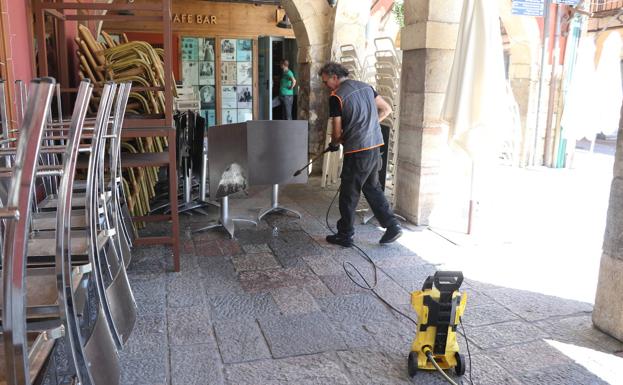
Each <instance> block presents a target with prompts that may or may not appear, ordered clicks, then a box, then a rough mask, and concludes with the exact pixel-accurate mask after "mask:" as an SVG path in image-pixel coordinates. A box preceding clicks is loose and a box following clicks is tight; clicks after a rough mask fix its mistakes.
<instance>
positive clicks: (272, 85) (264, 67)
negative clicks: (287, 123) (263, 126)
mask: <svg viewBox="0 0 623 385" xmlns="http://www.w3.org/2000/svg"><path fill="white" fill-rule="evenodd" d="M297 50H298V48H297V44H296V40H295V39H286V38H283V37H275V36H260V37H259V38H258V56H259V65H258V73H259V103H260V117H259V118H260V119H261V120H282V119H284V116H285V115H284V111H283V106H281V105H280V103H279V80H280V78H281V72H282V71H281V68H280V66H279V64H280V63H281V61H282V60H284V59H286V60H288V62H290V70H292V72H293V73H294V77H295V78H297V79H298V75H297V73H298V68H297V64H296V57H297ZM292 116H294V117H296V116H297V95H296V91H295V94H294V103H293V105H292Z"/></svg>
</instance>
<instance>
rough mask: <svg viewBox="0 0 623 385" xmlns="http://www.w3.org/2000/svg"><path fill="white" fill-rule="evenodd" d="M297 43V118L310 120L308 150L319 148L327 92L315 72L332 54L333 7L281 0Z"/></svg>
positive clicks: (302, 0)
mask: <svg viewBox="0 0 623 385" xmlns="http://www.w3.org/2000/svg"><path fill="white" fill-rule="evenodd" d="M281 6H282V7H283V8H284V9H285V11H286V14H287V15H288V18H289V19H290V22H291V23H292V29H293V30H294V35H295V37H296V41H297V44H298V49H299V54H298V58H297V62H298V68H299V73H298V84H299V94H298V106H299V116H298V118H299V119H304V120H308V121H309V151H310V153H312V154H315V153H319V152H320V151H322V146H323V145H324V133H325V130H326V125H327V117H328V105H327V98H328V94H327V92H326V90H325V89H324V87H323V84H322V82H320V81H319V79H318V77H317V76H316V73H317V72H318V70H319V69H320V67H321V66H322V65H323V64H324V63H325V62H326V61H328V60H330V58H331V36H332V31H333V20H334V19H335V10H334V9H332V8H331V7H329V5H328V3H327V2H326V1H323V0H314V1H309V0H281Z"/></svg>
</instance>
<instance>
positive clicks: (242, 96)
mask: <svg viewBox="0 0 623 385" xmlns="http://www.w3.org/2000/svg"><path fill="white" fill-rule="evenodd" d="M252 92H253V90H252V89H251V86H238V87H237V97H238V108H251V107H252V103H253V94H252Z"/></svg>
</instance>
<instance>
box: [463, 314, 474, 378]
mask: <svg viewBox="0 0 623 385" xmlns="http://www.w3.org/2000/svg"><path fill="white" fill-rule="evenodd" d="M459 323H460V324H461V330H463V338H465V346H466V348H467V360H468V361H469V383H470V384H472V385H474V381H472V353H471V352H470V351H469V340H468V339H467V333H466V332H465V325H463V317H459Z"/></svg>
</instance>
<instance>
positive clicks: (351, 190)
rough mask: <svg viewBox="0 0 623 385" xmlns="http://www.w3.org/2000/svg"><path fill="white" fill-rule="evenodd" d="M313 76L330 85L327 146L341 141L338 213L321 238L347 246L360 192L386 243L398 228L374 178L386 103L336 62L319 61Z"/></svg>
mask: <svg viewBox="0 0 623 385" xmlns="http://www.w3.org/2000/svg"><path fill="white" fill-rule="evenodd" d="M318 75H319V76H320V77H321V78H322V82H323V83H324V84H325V86H327V88H328V89H329V90H331V97H330V98H329V116H330V117H331V119H332V121H333V132H332V133H331V143H330V144H329V149H330V151H337V150H339V148H340V144H342V146H344V162H343V165H342V174H341V176H340V178H341V185H340V198H339V207H340V215H341V218H340V220H339V221H338V222H337V234H334V235H328V236H327V238H326V239H327V242H329V243H333V244H336V245H341V246H344V247H350V246H352V245H353V235H354V234H355V230H354V227H353V225H354V221H355V210H356V208H357V203H358V202H359V197H360V195H361V192H362V191H363V195H364V196H365V197H366V200H367V201H368V204H369V205H370V208H371V209H372V212H373V213H374V216H375V217H376V219H377V220H378V221H379V223H380V224H381V226H383V227H384V228H386V230H385V234H383V236H382V237H381V239H380V241H379V242H380V243H391V242H394V241H395V240H396V239H398V238H400V236H401V235H402V229H401V227H400V224H399V222H398V220H397V219H396V217H395V216H394V213H393V212H392V210H391V208H390V207H389V203H388V202H387V199H386V198H385V194H384V193H383V190H382V189H381V184H380V183H379V169H380V167H381V152H380V149H381V146H383V135H382V134H381V125H380V124H379V123H380V122H381V121H382V120H383V119H385V118H386V117H387V116H388V115H389V114H390V113H391V112H392V108H391V107H390V106H389V104H387V102H385V100H383V98H382V97H381V96H380V95H378V94H377V93H376V91H375V90H374V89H373V88H372V87H371V86H370V85H369V84H366V83H363V82H360V81H356V80H352V79H348V70H347V69H346V68H344V66H342V65H340V64H338V63H327V64H325V65H324V66H323V67H322V68H321V69H320V71H319V72H318Z"/></svg>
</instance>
